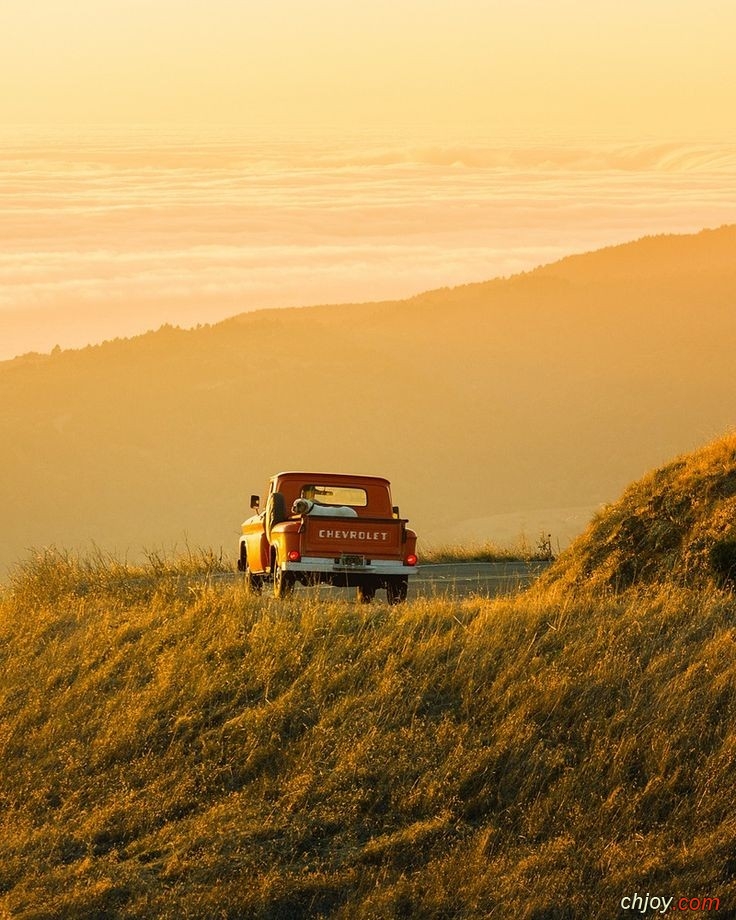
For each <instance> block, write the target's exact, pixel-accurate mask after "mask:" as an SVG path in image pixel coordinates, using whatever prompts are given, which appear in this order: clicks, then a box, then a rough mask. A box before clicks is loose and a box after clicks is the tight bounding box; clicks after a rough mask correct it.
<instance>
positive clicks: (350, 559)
mask: <svg viewBox="0 0 736 920" xmlns="http://www.w3.org/2000/svg"><path fill="white" fill-rule="evenodd" d="M340 565H345V566H352V567H354V566H359V565H365V556H350V555H345V554H343V555H342V556H340Z"/></svg>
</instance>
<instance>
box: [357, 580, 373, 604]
mask: <svg viewBox="0 0 736 920" xmlns="http://www.w3.org/2000/svg"><path fill="white" fill-rule="evenodd" d="M375 596H376V586H375V585H373V584H362V585H358V593H357V599H358V603H359V604H370V602H371V601H372V600H373V598H374V597H375Z"/></svg>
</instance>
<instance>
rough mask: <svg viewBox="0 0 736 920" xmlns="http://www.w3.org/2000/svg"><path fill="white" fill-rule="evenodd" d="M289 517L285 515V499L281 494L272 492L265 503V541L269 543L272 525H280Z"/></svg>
mask: <svg viewBox="0 0 736 920" xmlns="http://www.w3.org/2000/svg"><path fill="white" fill-rule="evenodd" d="M288 517H289V515H288V514H287V513H286V499H285V498H284V496H283V494H282V493H281V492H272V493H271V494H270V495H269V496H268V499H267V501H266V516H265V520H264V525H265V528H266V539H267V540H268V542H269V543H270V542H271V528H272V527H273V526H274V524H280V523H281V522H282V521H285V520H287V518H288Z"/></svg>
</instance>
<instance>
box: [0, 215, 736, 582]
mask: <svg viewBox="0 0 736 920" xmlns="http://www.w3.org/2000/svg"><path fill="white" fill-rule="evenodd" d="M652 253H654V254H655V255H656V258H655V257H654V256H653V255H652ZM687 253H690V256H689V257H688V256H687ZM734 256H736V227H734V226H731V225H728V226H725V227H723V228H720V229H717V230H708V231H703V232H701V233H699V234H694V235H686V236H674V235H664V236H662V237H652V238H645V239H644V240H642V241H638V242H634V243H629V244H623V245H622V246H618V247H608V248H607V249H605V250H599V251H596V252H594V253H591V254H586V255H578V256H571V257H568V258H567V259H563V260H561V261H560V262H557V263H553V264H552V265H550V266H547V267H542V268H540V269H537V270H535V271H533V272H528V273H524V274H521V275H515V276H511V277H510V278H506V279H494V280H491V281H489V282H483V283H481V284H474V285H468V286H464V287H460V288H451V289H447V290H446V291H444V290H443V289H439V290H438V291H434V292H427V293H426V294H424V295H417V296H416V297H414V298H409V299H408V300H405V301H399V302H394V301H385V302H378V303H367V304H354V305H345V306H342V307H336V306H332V305H328V306H315V307H300V308H288V309H283V310H281V309H278V310H277V309H272V310H265V311H256V312H253V313H245V314H239V315H237V316H235V317H232V318H230V319H228V320H224V321H222V322H220V323H217V324H214V325H207V326H202V327H200V328H195V329H191V330H182V329H178V328H176V327H171V326H168V327H167V326H164V327H161V328H160V329H159V330H157V331H155V332H149V333H146V334H143V335H141V336H137V337H134V338H131V339H114V340H110V341H108V342H106V343H103V344H101V345H96V346H88V347H86V348H84V349H80V350H65V351H59V352H56V353H51V354H49V355H41V356H39V355H34V354H33V353H31V354H29V355H27V356H23V357H19V358H15V359H13V360H12V361H8V362H2V363H0V404H1V405H2V406H3V415H2V418H1V419H0V435H1V436H2V438H1V443H2V447H0V476H1V477H2V480H1V482H2V484H1V485H0V503H1V504H2V507H3V508H4V517H5V522H6V526H5V528H4V529H3V532H2V535H0V565H8V564H10V563H12V562H13V561H14V560H16V559H18V558H20V557H22V556H23V554H24V553H25V552H26V551H27V550H28V549H29V548H30V547H33V546H43V545H49V544H55V545H59V546H69V547H70V548H71V547H77V546H84V545H89V543H95V544H96V545H98V546H101V547H102V548H109V549H114V550H116V551H118V552H122V553H123V554H125V553H128V552H130V553H132V554H135V553H137V552H139V551H140V549H141V547H151V546H160V545H166V546H168V547H170V546H171V545H172V544H179V545H181V543H182V542H183V541H189V542H191V543H194V544H195V545H203V544H204V545H214V546H222V547H223V548H224V551H225V552H226V553H227V552H231V551H232V550H231V547H234V546H235V543H236V540H237V533H238V529H239V523H240V521H241V520H242V519H243V517H244V516H245V514H246V512H247V496H248V495H249V494H250V493H251V492H256V491H259V489H261V488H262V486H263V483H264V482H265V480H266V478H267V476H268V475H270V474H271V473H272V472H274V470H276V469H280V468H284V467H287V466H289V467H292V466H296V465H298V466H300V467H305V468H310V467H311V468H317V467H319V468H326V469H340V470H343V471H347V472H350V471H364V470H370V471H373V472H376V473H379V474H383V475H386V476H388V477H389V478H390V479H391V480H392V482H393V484H394V499H395V501H397V502H398V503H399V504H400V505H401V507H402V513H404V514H406V515H408V516H409V518H410V519H411V520H412V524H413V525H415V526H416V527H417V529H418V531H419V533H420V539H423V540H424V541H425V542H435V541H442V540H443V539H445V538H446V536H447V535H448V534H450V533H456V532H457V530H458V525H462V523H463V522H471V521H482V520H487V519H489V518H493V517H494V516H503V515H509V514H512V513H522V514H523V515H525V520H527V522H528V527H529V529H530V531H531V533H528V534H527V536H529V537H531V538H532V539H534V538H535V536H536V534H537V533H538V532H539V531H538V528H539V529H541V528H544V529H545V531H547V532H552V534H553V538H554V539H561V540H562V542H566V541H567V539H569V538H570V537H572V536H574V534H575V533H576V532H578V531H577V530H575V529H574V528H573V529H572V532H571V528H570V527H569V526H568V525H567V524H565V522H564V520H563V517H564V516H563V515H558V516H557V517H555V518H550V517H549V516H548V515H544V514H538V513H537V511H539V510H540V509H565V508H577V509H579V508H580V507H589V508H590V509H591V512H592V511H593V509H594V508H595V507H596V506H597V505H599V504H601V503H603V502H606V501H610V500H611V499H612V498H613V497H614V496H615V495H616V494H617V493H618V492H619V491H620V489H621V488H622V487H623V486H624V485H625V484H626V483H627V482H629V481H631V480H633V479H635V478H636V477H637V476H639V475H641V474H642V473H643V472H644V471H645V470H646V469H649V468H651V467H653V466H656V465H658V464H659V463H661V462H663V461H664V460H665V459H666V458H667V457H669V456H672V455H675V454H678V453H683V452H686V451H688V450H691V449H693V448H694V447H695V446H697V445H698V444H700V443H703V442H705V441H707V440H710V439H712V438H713V437H716V436H718V435H719V434H721V433H723V432H724V431H726V430H728V428H729V427H730V426H731V425H732V423H733V415H732V411H731V408H730V407H731V406H732V405H734V404H735V403H736V384H735V383H734V380H733V376H732V374H731V370H730V368H731V363H732V360H731V358H732V353H733V345H734V344H736V318H735V317H734V311H733V301H734V295H736V258H734ZM673 264H674V267H673ZM627 265H631V266H634V268H633V269H632V272H631V273H630V272H629V271H628V270H627V267H626V266H627ZM637 265H638V266H639V268H636V266H637ZM555 266H557V267H555ZM641 266H648V274H647V275H645V276H641V271H643V269H642V268H641ZM703 266H705V268H703ZM637 273H639V274H637ZM632 278H634V279H635V280H633V281H632V280H631V279H632ZM578 520H579V517H578ZM469 526H470V525H469ZM575 526H576V527H577V526H579V525H578V524H576V525H575ZM565 528H567V530H565ZM463 532H464V533H465V531H463ZM498 536H499V535H498V534H494V533H485V532H484V533H480V532H478V533H475V532H473V531H472V528H471V529H469V530H468V531H467V539H475V538H477V539H494V538H497V537H498ZM509 536H511V535H509ZM513 536H516V535H513Z"/></svg>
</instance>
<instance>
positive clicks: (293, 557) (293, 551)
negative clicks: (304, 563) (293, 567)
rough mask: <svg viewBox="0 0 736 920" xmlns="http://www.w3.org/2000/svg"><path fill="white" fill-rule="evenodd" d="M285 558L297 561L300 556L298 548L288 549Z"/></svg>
mask: <svg viewBox="0 0 736 920" xmlns="http://www.w3.org/2000/svg"><path fill="white" fill-rule="evenodd" d="M287 558H288V560H289V562H299V560H300V559H301V558H302V554H301V553H300V552H299V550H298V549H290V550H289V555H288V557H287Z"/></svg>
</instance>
